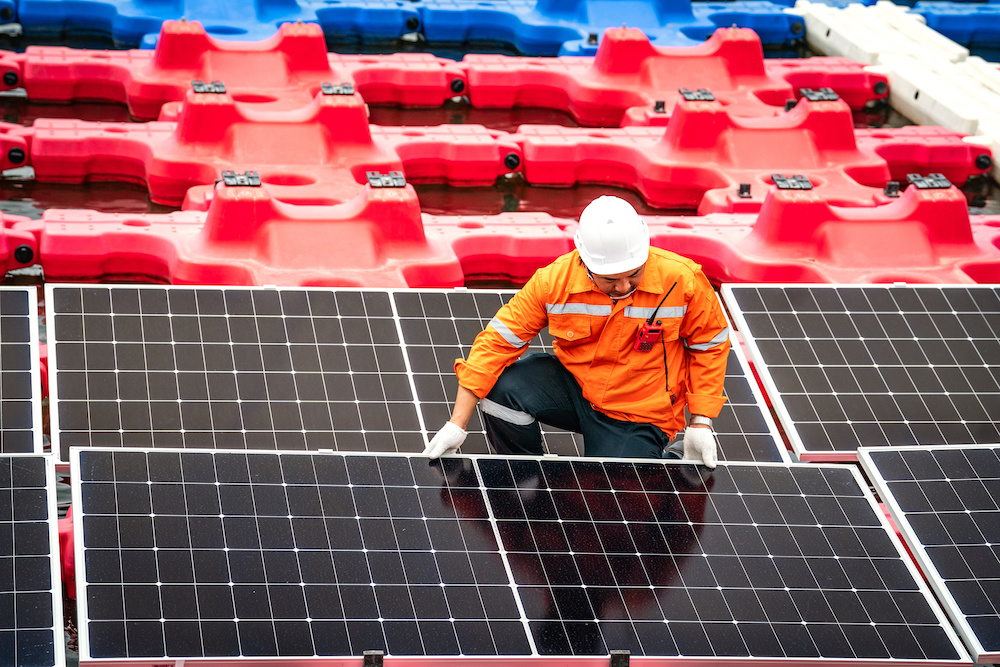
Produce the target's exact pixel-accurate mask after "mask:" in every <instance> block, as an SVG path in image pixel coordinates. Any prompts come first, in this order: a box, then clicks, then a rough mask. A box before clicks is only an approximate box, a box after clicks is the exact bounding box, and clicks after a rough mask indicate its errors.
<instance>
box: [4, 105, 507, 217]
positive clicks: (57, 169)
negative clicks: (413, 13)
mask: <svg viewBox="0 0 1000 667" xmlns="http://www.w3.org/2000/svg"><path fill="white" fill-rule="evenodd" d="M8 134H10V135H11V140H12V141H21V140H26V142H27V148H28V151H29V159H28V161H27V162H26V164H30V165H31V166H33V167H34V170H35V178H36V179H37V180H39V181H41V182H49V183H79V182H83V181H87V180H91V181H93V180H116V181H121V180H124V181H135V182H141V183H146V184H147V185H148V187H149V192H150V197H151V198H152V199H153V201H155V202H157V203H162V204H168V205H180V204H181V203H182V202H183V201H184V200H185V197H186V196H187V197H188V199H189V201H191V202H197V201H199V200H201V199H204V197H205V193H204V191H203V189H202V191H201V192H197V191H192V192H191V193H189V192H188V190H189V189H190V188H192V187H195V186H210V185H211V184H212V183H214V182H215V180H216V179H217V178H218V177H219V174H220V173H221V172H222V171H224V170H232V171H237V172H243V171H249V170H253V171H257V172H258V173H259V174H260V178H261V180H262V181H264V182H265V183H268V184H269V185H270V186H271V192H272V194H273V196H274V197H275V198H276V199H279V200H281V201H285V202H289V203H296V204H308V205H324V204H325V205H332V204H339V203H342V202H345V201H348V200H350V199H352V198H354V197H355V196H356V195H357V194H358V192H359V191H360V189H361V187H362V186H361V184H362V183H364V182H365V174H366V172H368V171H378V172H382V173H387V172H389V171H403V172H404V173H405V174H406V177H407V178H408V179H409V180H411V181H445V182H447V183H449V184H452V185H463V186H472V185H480V186H481V185H491V184H493V183H494V182H495V181H496V179H497V177H499V176H502V175H504V174H506V173H510V172H512V171H515V170H516V169H517V168H518V165H519V164H520V163H521V157H520V148H519V147H518V145H517V144H516V142H514V140H513V139H512V138H510V137H511V135H508V134H506V133H504V132H497V131H490V130H487V129H486V128H484V127H482V126H480V125H462V126H458V125H445V126H439V127H434V128H377V127H369V124H368V117H367V110H366V106H365V103H364V102H363V101H362V100H361V98H360V96H358V95H357V94H350V95H348V94H324V93H320V94H318V95H317V96H316V97H315V98H314V99H313V100H312V102H311V103H310V104H309V105H308V106H306V107H303V108H301V109H297V110H291V111H262V110H260V109H255V108H253V107H252V106H248V105H244V104H242V103H238V102H235V101H234V100H233V98H232V97H231V96H230V95H229V94H228V93H222V94H218V93H195V92H193V91H192V92H189V93H188V95H187V99H186V101H185V103H184V106H183V108H182V111H181V114H180V118H179V120H178V122H177V123H168V122H150V123H142V124H138V123H94V122H85V121H77V120H62V119H38V120H36V121H35V123H34V125H33V126H32V127H31V128H21V129H15V130H11V131H10V132H9V133H8ZM2 141H3V137H0V142H2ZM4 148H6V146H4ZM192 205H194V206H196V207H197V205H196V204H192Z"/></svg>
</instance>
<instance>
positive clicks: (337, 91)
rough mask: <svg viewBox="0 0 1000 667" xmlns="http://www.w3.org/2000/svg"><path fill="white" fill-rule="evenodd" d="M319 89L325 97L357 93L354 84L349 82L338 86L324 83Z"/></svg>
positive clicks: (327, 82)
mask: <svg viewBox="0 0 1000 667" xmlns="http://www.w3.org/2000/svg"><path fill="white" fill-rule="evenodd" d="M319 89H320V90H321V91H322V92H323V94H324V95H353V94H354V93H355V89H354V84H353V83H350V82H347V81H344V82H342V83H338V84H336V85H334V84H332V83H330V82H329V81H324V82H323V83H321V84H320V86H319Z"/></svg>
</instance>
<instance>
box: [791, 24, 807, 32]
mask: <svg viewBox="0 0 1000 667" xmlns="http://www.w3.org/2000/svg"><path fill="white" fill-rule="evenodd" d="M805 28H806V27H805V26H804V25H803V24H802V21H796V22H795V23H793V24H792V34H793V35H801V34H802V31H803V30H805Z"/></svg>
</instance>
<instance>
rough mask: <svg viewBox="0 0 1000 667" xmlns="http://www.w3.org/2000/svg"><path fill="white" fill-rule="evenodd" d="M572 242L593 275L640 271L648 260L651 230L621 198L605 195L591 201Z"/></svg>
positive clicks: (581, 215)
mask: <svg viewBox="0 0 1000 667" xmlns="http://www.w3.org/2000/svg"><path fill="white" fill-rule="evenodd" d="M573 241H574V243H576V249H577V250H579V251H580V258H581V259H582V260H583V263H584V264H585V265H586V266H587V268H588V269H590V272H591V273H596V274H597V275H601V276H611V275H615V274H617V273H624V272H625V271H632V270H633V269H638V268H639V267H640V266H642V265H643V264H645V262H646V260H647V259H648V258H649V228H648V227H646V222H645V221H644V220H643V219H642V218H640V217H639V214H638V213H636V212H635V209H634V208H632V205H631V204H629V203H628V202H627V201H625V200H624V199H621V198H619V197H611V196H609V195H603V196H601V197H598V198H597V199H595V200H594V201H592V202H590V204H588V205H587V208H585V209H583V213H581V214H580V226H579V227H578V228H577V230H576V236H574V237H573Z"/></svg>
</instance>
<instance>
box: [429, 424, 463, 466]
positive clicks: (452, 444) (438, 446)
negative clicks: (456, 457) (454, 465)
mask: <svg viewBox="0 0 1000 667" xmlns="http://www.w3.org/2000/svg"><path fill="white" fill-rule="evenodd" d="M463 442H465V431H463V430H462V428H461V427H460V426H459V425H458V424H455V423H452V422H445V424H444V426H442V427H441V430H440V431H438V432H437V434H435V436H434V437H433V438H432V439H431V441H430V444H428V445H427V449H425V450H424V454H426V455H427V456H430V457H431V458H432V459H436V458H438V457H439V456H441V455H442V454H454V453H455V451H456V450H457V449H458V448H459V447H461V446H462V443H463Z"/></svg>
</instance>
